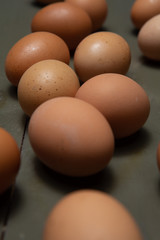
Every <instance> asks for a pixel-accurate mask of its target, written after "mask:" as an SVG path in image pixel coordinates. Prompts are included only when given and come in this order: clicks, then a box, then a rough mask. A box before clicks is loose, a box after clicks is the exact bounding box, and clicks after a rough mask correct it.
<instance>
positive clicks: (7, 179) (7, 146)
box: [0, 128, 20, 194]
mask: <svg viewBox="0 0 160 240" xmlns="http://www.w3.org/2000/svg"><path fill="white" fill-rule="evenodd" d="M19 167H20V150H19V148H18V145H17V143H16V141H15V139H14V138H13V137H12V135H11V134H10V133H9V132H8V131H6V130H5V129H4V128H0V194H2V193H4V192H5V191H6V190H7V189H8V188H9V187H11V186H12V185H13V184H14V182H15V179H16V176H17V174H18V171H19Z"/></svg>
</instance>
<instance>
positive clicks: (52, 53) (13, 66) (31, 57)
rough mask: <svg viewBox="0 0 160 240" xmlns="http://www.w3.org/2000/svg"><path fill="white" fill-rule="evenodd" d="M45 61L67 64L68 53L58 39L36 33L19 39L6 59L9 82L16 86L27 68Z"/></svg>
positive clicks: (54, 36)
mask: <svg viewBox="0 0 160 240" xmlns="http://www.w3.org/2000/svg"><path fill="white" fill-rule="evenodd" d="M45 59H57V60H60V61H63V62H65V63H67V64H69V61H70V52H69V49H68V46H67V45H66V43H65V42H64V41H63V40H62V39H61V38H60V37H58V36H57V35H55V34H52V33H47V32H36V33H30V34H28V35H26V36H25V37H23V38H21V39H20V40H19V41H18V42H17V43H15V45H14V46H13V47H12V48H11V49H10V51H9V52H8V55H7V57H6V61H5V71H6V75H7V77H8V79H9V81H10V82H11V83H12V84H13V85H15V86H17V85H18V83H19V80H20V78H21V76H22V74H23V73H24V72H25V71H26V70H27V68H29V67H30V66H31V65H32V64H34V63H36V62H38V61H41V60H45Z"/></svg>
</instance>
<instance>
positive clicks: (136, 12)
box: [131, 0, 160, 29]
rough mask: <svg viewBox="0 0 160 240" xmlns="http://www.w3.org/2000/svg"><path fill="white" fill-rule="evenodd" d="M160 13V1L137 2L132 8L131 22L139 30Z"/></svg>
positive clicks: (145, 0) (139, 0) (138, 0)
mask: <svg viewBox="0 0 160 240" xmlns="http://www.w3.org/2000/svg"><path fill="white" fill-rule="evenodd" d="M159 13H160V0H136V1H134V3H133V5H132V8H131V20H132V22H133V24H134V26H135V27H136V28H137V29H140V28H141V27H142V26H143V24H144V23H145V22H146V21H148V20H149V19H150V18H152V17H153V16H155V15H157V14H159Z"/></svg>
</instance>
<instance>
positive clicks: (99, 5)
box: [66, 0, 108, 31]
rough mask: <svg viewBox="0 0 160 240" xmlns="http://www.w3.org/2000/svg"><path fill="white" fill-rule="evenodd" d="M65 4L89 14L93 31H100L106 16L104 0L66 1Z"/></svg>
mask: <svg viewBox="0 0 160 240" xmlns="http://www.w3.org/2000/svg"><path fill="white" fill-rule="evenodd" d="M66 2H69V3H72V4H75V5H76V6H78V7H81V8H83V9H84V10H85V11H86V12H87V13H88V14H89V16H90V17H91V20H92V24H93V31H96V30H98V29H100V28H101V27H102V25H103V23H104V21H105V20H106V17H107V14H108V5H107V2H106V0H66Z"/></svg>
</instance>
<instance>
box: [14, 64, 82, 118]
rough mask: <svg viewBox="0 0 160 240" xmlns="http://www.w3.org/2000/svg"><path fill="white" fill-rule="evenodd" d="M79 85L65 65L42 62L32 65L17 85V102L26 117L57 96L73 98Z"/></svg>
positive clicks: (68, 67)
mask: <svg viewBox="0 0 160 240" xmlns="http://www.w3.org/2000/svg"><path fill="white" fill-rule="evenodd" d="M79 87H80V83H79V80H78V77H77V75H76V73H75V72H74V71H73V69H72V68H71V67H70V66H68V65H67V64H66V63H64V62H61V61H58V60H43V61H40V62H38V63H35V64H33V65H32V66H31V67H30V68H28V69H27V70H26V71H25V72H24V74H23V75H22V77H21V79H20V82H19V84H18V100H19V103H20V105H21V107H22V109H23V111H24V112H25V113H26V114H27V115H29V116H30V115H31V114H32V113H33V111H34V110H35V109H36V108H37V107H38V106H39V105H40V104H41V103H43V102H45V101H46V100H48V99H51V98H55V97H59V96H70V97H74V96H75V94H76V92H77V90H78V88H79Z"/></svg>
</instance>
